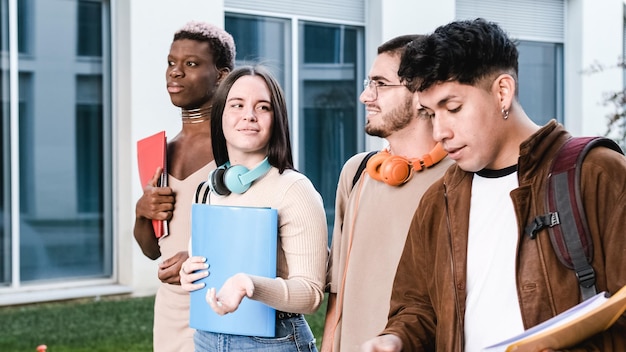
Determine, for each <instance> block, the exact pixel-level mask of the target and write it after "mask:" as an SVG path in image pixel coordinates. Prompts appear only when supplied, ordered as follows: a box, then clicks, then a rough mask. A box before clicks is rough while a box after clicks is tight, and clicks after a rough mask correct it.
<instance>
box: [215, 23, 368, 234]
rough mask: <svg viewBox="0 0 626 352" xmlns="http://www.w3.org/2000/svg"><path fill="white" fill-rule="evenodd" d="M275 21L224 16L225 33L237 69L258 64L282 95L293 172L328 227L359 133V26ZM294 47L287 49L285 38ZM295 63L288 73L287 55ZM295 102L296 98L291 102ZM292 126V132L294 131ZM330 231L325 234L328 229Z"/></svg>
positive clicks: (332, 219) (361, 42)
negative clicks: (315, 197)
mask: <svg viewBox="0 0 626 352" xmlns="http://www.w3.org/2000/svg"><path fill="white" fill-rule="evenodd" d="M292 20H294V21H295V19H281V18H275V17H263V16H252V15H246V14H234V13H228V14H226V21H225V23H226V25H225V28H226V30H227V31H228V32H229V33H230V34H232V35H233V37H234V39H235V43H236V44H237V65H241V64H244V63H251V62H261V63H263V64H266V65H267V64H268V63H269V66H270V68H273V70H272V71H273V73H274V74H275V75H276V76H277V78H278V79H279V82H280V83H281V86H282V88H283V90H284V91H285V95H286V99H287V104H288V106H290V107H291V106H293V107H294V110H295V111H296V112H297V114H293V112H292V110H291V109H290V118H291V119H293V118H294V116H297V118H298V119H299V120H298V121H290V125H291V128H292V130H293V131H292V137H294V138H296V140H297V142H298V145H295V144H294V145H293V147H294V154H296V153H297V160H298V165H297V166H298V168H299V171H301V172H303V173H304V174H305V175H307V176H308V177H309V178H310V179H311V181H312V182H313V184H314V185H315V187H316V188H317V190H318V191H319V192H320V193H321V195H322V197H323V199H324V206H325V207H326V214H327V219H328V225H329V227H330V228H332V226H333V221H334V205H335V191H336V186H337V181H338V179H339V172H340V171H341V167H342V166H343V163H344V162H345V161H346V160H347V159H348V158H349V157H350V156H352V155H353V154H355V153H356V152H357V151H358V150H359V149H360V148H362V147H363V146H362V145H358V143H359V141H358V139H359V136H362V135H363V127H362V123H360V122H359V121H362V120H363V109H362V108H361V106H360V104H359V103H358V101H359V94H360V92H361V91H360V84H359V83H357V82H362V80H363V71H364V69H363V64H362V62H363V52H362V51H360V50H359V49H358V48H362V47H363V28H361V27H354V26H347V25H340V24H329V23H319V22H304V21H300V22H298V26H297V27H296V28H297V33H291V31H292V26H291V21H292ZM292 35H293V36H296V38H298V40H297V42H298V48H293V50H292V48H291V37H292ZM295 50H297V54H298V55H297V56H298V57H299V58H300V62H298V63H297V66H296V67H294V68H293V69H292V67H291V57H292V56H294V55H295V54H296V52H295ZM296 70H297V71H296ZM293 75H297V77H298V87H297V89H296V91H297V92H298V93H299V95H298V96H297V97H292V91H293V90H294V89H293V88H292V87H291V77H293ZM296 98H297V99H296ZM295 128H297V130H295ZM329 232H330V231H329Z"/></svg>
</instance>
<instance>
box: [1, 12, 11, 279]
mask: <svg viewBox="0 0 626 352" xmlns="http://www.w3.org/2000/svg"><path fill="white" fill-rule="evenodd" d="M8 26H9V11H8V0H0V52H1V53H2V60H1V61H0V65H2V66H1V67H0V102H1V104H0V286H6V285H9V284H10V281H11V230H10V227H9V224H10V222H9V220H10V219H11V217H10V206H9V205H10V204H11V193H10V190H11V184H10V182H11V179H10V177H9V175H10V170H11V168H10V163H11V159H10V152H9V145H10V142H11V140H10V139H9V119H10V116H9V67H8V61H7V60H6V58H7V53H8V52H9V27H8Z"/></svg>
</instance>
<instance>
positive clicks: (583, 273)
mask: <svg viewBox="0 0 626 352" xmlns="http://www.w3.org/2000/svg"><path fill="white" fill-rule="evenodd" d="M576 277H577V278H578V283H580V286H582V287H585V288H589V287H592V286H593V285H595V283H596V272H595V271H594V270H593V268H592V267H591V266H590V267H588V268H585V269H582V270H580V271H577V272H576Z"/></svg>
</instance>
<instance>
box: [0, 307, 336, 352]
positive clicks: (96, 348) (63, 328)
mask: <svg viewBox="0 0 626 352" xmlns="http://www.w3.org/2000/svg"><path fill="white" fill-rule="evenodd" d="M153 305H154V297H142V298H128V297H112V298H111V297H109V298H104V299H101V300H94V299H82V300H74V301H68V302H60V303H42V304H34V305H26V306H19V307H1V308H0V351H2V352H14V351H15V352H28V351H36V348H37V346H38V345H41V344H45V345H47V346H48V352H87V351H89V352H100V351H101V352H109V351H127V352H150V351H152V321H153V320H152V314H153ZM325 312H326V300H324V303H323V305H322V307H321V308H320V309H319V310H318V311H317V313H315V314H313V315H309V316H307V317H306V319H307V321H308V322H309V325H311V329H312V330H313V333H314V334H315V336H316V339H317V344H318V348H319V345H320V343H321V341H322V338H321V336H322V331H323V328H324V315H325Z"/></svg>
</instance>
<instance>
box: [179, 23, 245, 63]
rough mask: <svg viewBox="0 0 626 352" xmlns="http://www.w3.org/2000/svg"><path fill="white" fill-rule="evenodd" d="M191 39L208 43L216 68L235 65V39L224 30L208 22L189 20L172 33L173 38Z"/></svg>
mask: <svg viewBox="0 0 626 352" xmlns="http://www.w3.org/2000/svg"><path fill="white" fill-rule="evenodd" d="M181 39H191V40H196V41H199V42H207V43H209V47H210V49H209V50H211V56H212V57H213V62H215V66H216V67H217V69H218V70H220V69H223V68H228V70H229V71H232V70H233V68H234V67H235V55H236V49H235V41H234V40H233V37H232V36H231V35H230V34H229V33H228V32H226V31H225V30H223V29H221V28H218V27H217V26H214V25H212V24H209V23H205V22H199V21H190V22H188V23H186V24H185V25H184V26H183V27H182V28H180V29H179V30H178V31H176V33H174V40H173V41H177V40H181Z"/></svg>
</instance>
